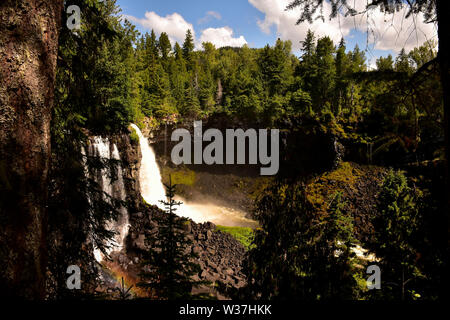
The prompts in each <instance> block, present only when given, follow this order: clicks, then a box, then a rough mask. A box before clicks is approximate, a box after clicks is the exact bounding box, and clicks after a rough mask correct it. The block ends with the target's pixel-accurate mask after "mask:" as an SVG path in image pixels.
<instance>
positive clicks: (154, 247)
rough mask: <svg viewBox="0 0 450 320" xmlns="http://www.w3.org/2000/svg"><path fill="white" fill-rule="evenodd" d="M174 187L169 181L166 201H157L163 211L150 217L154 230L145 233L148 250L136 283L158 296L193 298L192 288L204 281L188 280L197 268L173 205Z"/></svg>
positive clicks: (180, 220) (174, 204) (193, 254)
mask: <svg viewBox="0 0 450 320" xmlns="http://www.w3.org/2000/svg"><path fill="white" fill-rule="evenodd" d="M175 188H176V185H172V183H171V181H170V182H169V184H168V185H166V190H167V191H166V192H167V194H166V195H167V200H166V201H161V202H162V203H163V204H164V205H165V206H166V212H157V213H156V214H155V216H154V217H153V220H155V222H156V223H157V228H156V230H148V231H147V232H146V239H145V241H146V244H147V246H148V248H149V250H148V251H147V252H146V253H145V256H144V261H143V262H142V267H143V268H142V270H143V271H142V272H141V274H140V279H141V281H140V283H138V286H139V287H141V288H145V289H151V290H153V292H154V294H155V296H156V298H158V299H168V300H178V299H189V298H192V297H193V295H192V294H191V291H192V288H194V287H197V286H199V285H201V284H205V282H202V281H194V280H192V276H194V275H195V274H197V273H199V272H200V271H201V270H200V266H199V265H198V264H196V263H195V262H194V260H195V258H197V256H196V254H195V253H193V252H192V251H191V250H187V249H188V247H190V245H191V244H192V241H191V240H190V239H189V238H188V237H187V235H186V231H185V228H184V224H185V222H186V220H185V219H182V218H179V217H178V216H176V210H177V208H176V207H177V206H179V205H180V204H181V202H178V201H175V200H174V199H173V198H174V196H175Z"/></svg>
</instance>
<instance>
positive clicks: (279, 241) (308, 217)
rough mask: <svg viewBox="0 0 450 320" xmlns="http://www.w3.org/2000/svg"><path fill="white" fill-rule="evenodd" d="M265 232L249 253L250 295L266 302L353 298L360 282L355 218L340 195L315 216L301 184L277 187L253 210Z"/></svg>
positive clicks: (259, 236) (262, 230)
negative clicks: (355, 261)
mask: <svg viewBox="0 0 450 320" xmlns="http://www.w3.org/2000/svg"><path fill="white" fill-rule="evenodd" d="M255 214H256V217H257V219H258V221H259V222H260V225H261V229H260V230H256V232H255V240H254V245H255V247H254V248H253V249H252V250H250V252H249V260H248V268H247V276H248V277H249V285H248V288H247V294H249V295H250V296H251V297H255V296H258V297H260V298H262V299H303V300H329V299H352V298H354V297H355V295H356V294H357V293H356V292H355V290H356V288H357V283H356V281H355V279H354V277H353V274H354V273H355V272H356V271H355V270H354V267H353V264H352V259H353V253H352V252H351V248H352V247H353V245H354V242H355V240H354V239H353V237H352V221H351V218H350V217H349V216H348V215H347V214H346V213H345V212H344V211H343V204H342V203H341V201H340V195H339V194H337V195H335V197H334V198H333V199H332V201H331V203H330V207H329V211H328V215H326V216H325V217H324V216H317V215H316V214H315V213H314V211H313V209H312V207H311V205H310V204H309V202H308V201H307V198H306V194H305V190H304V187H303V186H302V185H301V184H289V185H286V184H275V185H274V186H272V187H271V188H269V189H268V190H266V193H265V194H264V195H263V196H262V197H261V199H260V200H259V202H258V204H257V210H256V212H255Z"/></svg>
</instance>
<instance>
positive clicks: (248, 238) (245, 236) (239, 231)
mask: <svg viewBox="0 0 450 320" xmlns="http://www.w3.org/2000/svg"><path fill="white" fill-rule="evenodd" d="M216 230H219V231H222V232H226V233H229V234H231V235H232V236H233V238H235V239H236V240H237V241H239V242H240V243H242V245H243V246H244V248H245V250H247V251H248V250H250V249H252V248H253V246H254V245H252V241H253V235H254V231H253V229H252V228H244V227H225V226H217V227H216Z"/></svg>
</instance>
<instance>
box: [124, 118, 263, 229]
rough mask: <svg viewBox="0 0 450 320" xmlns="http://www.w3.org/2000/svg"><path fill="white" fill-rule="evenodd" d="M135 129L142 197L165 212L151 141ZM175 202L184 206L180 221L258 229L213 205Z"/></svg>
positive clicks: (232, 211) (242, 217)
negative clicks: (182, 218) (137, 140)
mask: <svg viewBox="0 0 450 320" xmlns="http://www.w3.org/2000/svg"><path fill="white" fill-rule="evenodd" d="M131 126H132V127H133V129H134V130H135V131H136V133H137V135H138V136H139V144H140V147H141V153H142V161H141V169H140V172H139V183H140V185H141V195H142V197H143V198H144V200H145V201H146V202H147V203H148V204H152V205H156V206H158V207H159V208H160V209H163V210H164V209H165V208H164V204H162V203H161V202H160V201H161V200H165V199H166V195H165V188H164V185H163V183H162V178H161V172H160V170H159V167H158V164H157V162H156V156H155V152H154V151H153V148H152V147H151V146H150V145H149V143H148V139H147V138H146V137H144V135H143V134H142V132H141V130H140V129H139V128H138V127H137V126H136V125H134V124H131ZM175 200H177V201H181V202H183V204H182V205H180V206H179V207H178V208H177V210H176V214H177V215H178V216H181V217H186V218H189V219H192V220H193V221H194V222H196V223H203V222H207V221H209V222H212V223H214V224H217V225H223V226H230V227H256V226H257V222H256V221H254V220H251V219H248V218H246V217H245V212H242V211H239V210H235V209H232V208H227V207H224V206H219V205H217V204H213V203H194V202H189V201H185V200H184V199H182V198H181V197H176V198H175Z"/></svg>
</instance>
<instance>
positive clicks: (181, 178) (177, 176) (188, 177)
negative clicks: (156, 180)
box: [162, 167, 195, 186]
mask: <svg viewBox="0 0 450 320" xmlns="http://www.w3.org/2000/svg"><path fill="white" fill-rule="evenodd" d="M169 176H171V177H172V184H177V185H185V186H193V185H194V184H195V172H194V171H192V170H189V169H187V168H182V169H173V168H168V167H165V168H162V180H163V182H164V183H166V184H167V183H169Z"/></svg>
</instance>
